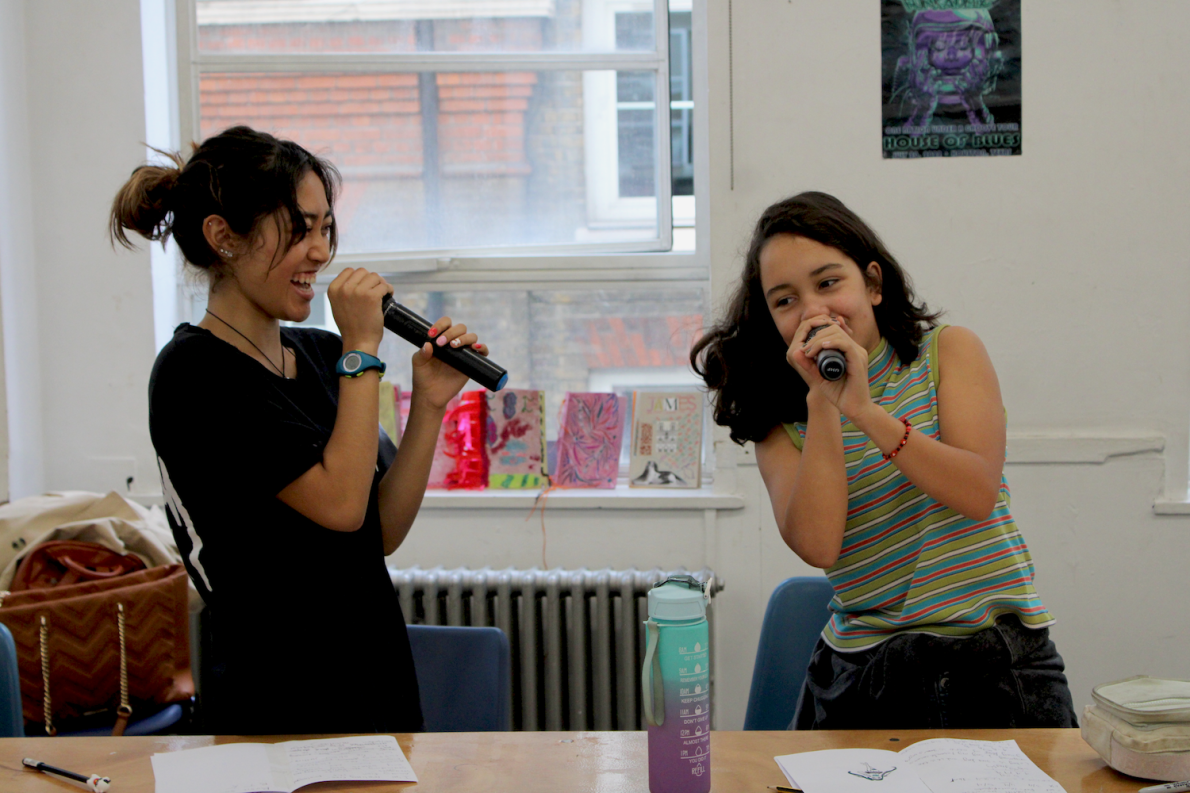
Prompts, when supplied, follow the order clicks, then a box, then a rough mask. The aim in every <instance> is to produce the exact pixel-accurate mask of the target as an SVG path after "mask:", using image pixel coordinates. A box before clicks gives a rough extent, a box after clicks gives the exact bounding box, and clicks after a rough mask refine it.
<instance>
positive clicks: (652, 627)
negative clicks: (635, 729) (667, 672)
mask: <svg viewBox="0 0 1190 793" xmlns="http://www.w3.org/2000/svg"><path fill="white" fill-rule="evenodd" d="M645 630H646V632H647V633H648V637H649V638H648V644H647V645H646V647H645V663H644V668H642V669H641V673H640V685H641V694H642V697H641V701H642V702H643V703H644V706H645V724H647V725H649V726H652V727H660V726H662V725H664V724H665V684H664V683H663V682H662V680H661V657H660V656H659V655H658V654H657V644H658V642H659V641H660V640H661V627H660V626H659V625H658V624H657V623H656V622H653V620H648V621H646V622H645ZM658 702H660V703H661V704H660V706H658V705H657V703H658Z"/></svg>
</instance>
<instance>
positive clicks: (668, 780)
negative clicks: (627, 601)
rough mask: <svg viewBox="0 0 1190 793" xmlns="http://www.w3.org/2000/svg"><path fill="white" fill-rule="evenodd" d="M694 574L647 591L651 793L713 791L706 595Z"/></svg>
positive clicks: (644, 682) (644, 679) (644, 681)
mask: <svg viewBox="0 0 1190 793" xmlns="http://www.w3.org/2000/svg"><path fill="white" fill-rule="evenodd" d="M704 589H705V587H704V585H703V584H702V583H701V582H699V581H698V580H696V579H695V578H693V577H692V576H674V577H671V578H669V579H668V580H666V581H662V582H661V583H659V584H657V585H656V586H654V587H653V589H651V590H650V591H649V620H648V622H646V623H645V627H646V629H647V633H648V643H647V645H646V648H645V662H644V668H643V669H642V670H641V686H642V688H643V698H642V702H643V703H644V711H645V725H646V727H647V729H648V731H649V791H650V793H708V791H709V790H710V789H711V669H710V649H709V647H708V646H707V645H708V643H709V632H708V630H707V607H706V603H707V596H706V594H705V593H704Z"/></svg>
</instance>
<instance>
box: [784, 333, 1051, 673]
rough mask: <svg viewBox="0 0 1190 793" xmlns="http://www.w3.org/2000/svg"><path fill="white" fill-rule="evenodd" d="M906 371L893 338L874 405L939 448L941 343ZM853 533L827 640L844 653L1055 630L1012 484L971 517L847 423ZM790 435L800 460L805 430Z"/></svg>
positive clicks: (875, 377)
mask: <svg viewBox="0 0 1190 793" xmlns="http://www.w3.org/2000/svg"><path fill="white" fill-rule="evenodd" d="M943 327H945V326H942V327H939V328H935V329H934V330H931V331H930V332H929V333H927V334H926V336H925V338H924V339H923V340H922V345H921V352H920V353H919V354H918V356H917V360H915V361H914V362H913V363H911V364H909V365H908V366H906V365H904V364H902V363H901V360H900V358H898V357H897V355H896V353H895V352H894V351H893V348H892V346H890V345H889V344H888V342H887V341H886V340H885V339H883V338H882V339H881V340H880V344H879V345H877V347H876V349H875V350H874V351H873V352H872V354H871V357H870V359H869V362H868V383H869V385H870V388H871V394H872V401H873V402H875V403H876V404H878V405H880V406H881V407H883V408H884V409H885V410H886V411H888V413H890V414H891V415H893V416H895V417H896V418H898V419H899V418H905V419H908V420H909V421H910V422H911V423H912V424H913V428H914V429H916V430H917V431H918V432H921V433H922V434H924V435H928V436H930V437H931V438H934V439H935V440H942V437H941V434H940V432H939V428H938V335H939V333H941V331H942V329H943ZM840 420H841V422H842V425H843V460H844V464H845V465H846V467H847V527H846V529H845V530H844V532H843V547H842V550H841V551H840V552H839V559H838V561H837V562H835V564H834V566H832V567H831V568H830V569H829V570H827V571H826V575H827V578H829V579H830V582H831V585H832V586H834V588H835V597H834V599H833V600H832V601H831V605H830V610H831V619H830V621H829V622H828V623H827V626H826V628H825V630H824V631H823V633H822V638H823V639H824V640H825V641H826V642H827V644H829V645H830V646H831V647H833V648H834V649H835V650H838V651H840V652H854V651H858V650H865V649H867V648H869V647H874V646H875V645H877V644H880V643H881V642H882V641H884V640H886V639H889V638H891V637H892V636H894V635H896V634H898V633H905V632H921V633H930V634H935V635H940V636H967V635H970V634H973V633H977V632H978V631H981V630H983V629H984V628H988V627H991V626H992V625H993V624H994V623H995V621H996V617H998V616H1000V615H1001V614H1009V613H1011V614H1016V615H1017V616H1018V617H1019V618H1020V620H1021V623H1022V624H1023V625H1025V626H1026V627H1030V628H1043V627H1045V626H1047V625H1051V624H1053V622H1054V619H1053V617H1051V616H1050V614H1049V612H1047V611H1046V609H1045V606H1044V605H1042V603H1041V598H1039V597H1038V595H1037V592H1036V591H1035V590H1034V589H1033V560H1032V557H1031V556H1030V555H1029V549H1028V548H1027V547H1026V546H1025V540H1024V538H1023V537H1021V534H1020V532H1019V531H1018V530H1017V527H1016V523H1015V522H1014V521H1013V519H1012V515H1011V514H1010V512H1009V502H1010V497H1009V492H1008V480H1007V479H1005V478H1004V476H1003V474H1001V478H1000V497H999V499H998V500H997V501H996V507H995V509H994V510H993V511H992V514H991V515H990V516H989V517H988V518H986V519H985V520H971V519H970V518H965V517H963V516H962V515H961V514H959V513H958V512H957V511H955V510H953V509H951V508H950V507H946V506H943V505H942V504H940V503H938V502H937V501H935V500H934V499H932V498H930V497H929V496H928V495H926V494H925V493H924V492H922V490H920V489H919V488H918V487H917V486H916V485H914V484H913V483H911V482H910V481H909V480H908V479H906V478H905V476H904V474H902V473H901V471H900V469H898V468H897V467H896V465H894V464H893V463H892V462H890V461H886V460H884V458H883V456H882V455H881V453H880V450H879V449H878V448H876V445H875V444H874V443H872V441H870V440H868V437H867V436H866V435H864V434H863V433H862V432H860V431H859V429H857V428H856V427H855V425H854V424H852V423H851V422H850V421H849V420H848V419H847V418H846V417H840ZM785 430H786V431H787V432H788V433H789V436H790V437H791V438H792V439H793V443H794V445H795V446H796V447H797V448H798V450H801V448H802V443H803V442H804V440H805V437H806V425H805V423H802V422H798V423H795V424H786V425H785Z"/></svg>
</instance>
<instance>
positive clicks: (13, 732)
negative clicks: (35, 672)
mask: <svg viewBox="0 0 1190 793" xmlns="http://www.w3.org/2000/svg"><path fill="white" fill-rule="evenodd" d="M24 737H25V717H24V715H23V714H22V713H21V676H20V673H19V672H18V671H17V646H16V643H15V642H13V640H12V634H11V633H9V632H8V628H7V627H5V626H4V625H3V624H0V738H24Z"/></svg>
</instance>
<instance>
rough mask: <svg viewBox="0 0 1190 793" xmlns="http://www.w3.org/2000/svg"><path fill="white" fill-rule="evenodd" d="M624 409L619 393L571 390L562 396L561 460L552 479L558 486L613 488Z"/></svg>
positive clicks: (616, 473) (617, 464) (559, 434)
mask: <svg viewBox="0 0 1190 793" xmlns="http://www.w3.org/2000/svg"><path fill="white" fill-rule="evenodd" d="M623 433H624V412H623V411H622V410H621V409H620V398H619V397H617V396H616V395H615V394H596V393H575V392H570V393H567V394H566V397H565V398H564V399H563V400H562V412H561V417H560V420H559V428H558V446H557V449H558V452H557V454H558V464H557V470H556V471H551V474H550V481H551V483H552V484H554V485H556V486H558V487H595V488H605V489H611V488H614V487H615V486H616V478H617V476H618V475H619V473H620V441H621V439H622V438H623Z"/></svg>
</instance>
